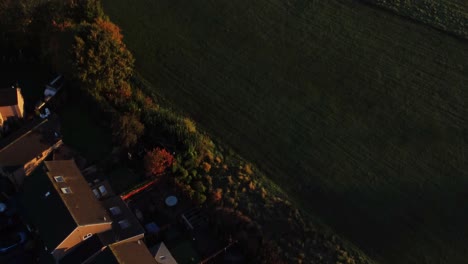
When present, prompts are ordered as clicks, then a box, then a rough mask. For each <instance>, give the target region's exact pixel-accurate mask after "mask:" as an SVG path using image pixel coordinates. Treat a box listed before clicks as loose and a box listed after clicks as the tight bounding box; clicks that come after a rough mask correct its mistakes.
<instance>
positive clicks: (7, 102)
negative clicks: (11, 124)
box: [0, 88, 18, 107]
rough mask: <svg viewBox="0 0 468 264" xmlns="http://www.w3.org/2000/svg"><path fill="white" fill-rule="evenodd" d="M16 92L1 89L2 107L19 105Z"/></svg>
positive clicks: (0, 103)
mask: <svg viewBox="0 0 468 264" xmlns="http://www.w3.org/2000/svg"><path fill="white" fill-rule="evenodd" d="M16 90H17V89H12V88H3V89H0V107H1V106H11V105H16V104H18V96H17V94H18V93H17V91H16Z"/></svg>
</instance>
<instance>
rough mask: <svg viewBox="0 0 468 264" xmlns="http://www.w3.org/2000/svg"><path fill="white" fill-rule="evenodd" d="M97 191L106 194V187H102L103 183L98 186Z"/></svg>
mask: <svg viewBox="0 0 468 264" xmlns="http://www.w3.org/2000/svg"><path fill="white" fill-rule="evenodd" d="M99 191H100V192H101V194H102V195H103V196H104V195H106V194H107V189H106V187H104V185H101V186H99Z"/></svg>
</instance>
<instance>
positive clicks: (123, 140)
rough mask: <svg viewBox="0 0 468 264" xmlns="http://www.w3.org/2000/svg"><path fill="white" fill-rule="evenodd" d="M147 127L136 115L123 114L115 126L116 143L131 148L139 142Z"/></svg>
mask: <svg viewBox="0 0 468 264" xmlns="http://www.w3.org/2000/svg"><path fill="white" fill-rule="evenodd" d="M144 129H145V126H144V125H143V124H142V123H141V122H140V121H139V120H138V118H137V117H136V116H135V115H132V114H128V113H127V114H123V115H121V116H120V117H119V118H118V120H117V122H114V124H113V136H114V139H115V141H116V142H118V143H120V144H122V146H124V147H126V148H129V147H132V146H134V145H135V144H136V143H137V142H138V138H139V137H140V136H141V135H142V134H143V131H144Z"/></svg>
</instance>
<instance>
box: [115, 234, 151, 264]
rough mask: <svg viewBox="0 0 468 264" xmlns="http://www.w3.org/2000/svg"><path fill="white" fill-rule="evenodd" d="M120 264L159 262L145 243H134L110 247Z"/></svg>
mask: <svg viewBox="0 0 468 264" xmlns="http://www.w3.org/2000/svg"><path fill="white" fill-rule="evenodd" d="M109 247H110V249H111V250H112V253H113V254H114V256H115V258H116V259H117V263H120V264H124V263H125V264H133V263H135V264H137V263H138V264H147V263H148V264H150V263H151V264H156V263H157V262H156V261H155V259H154V258H153V256H152V255H151V253H150V252H149V250H148V248H147V247H146V245H145V243H143V241H141V240H139V241H132V242H124V243H118V244H113V245H110V246H109Z"/></svg>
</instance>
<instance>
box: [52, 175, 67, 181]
mask: <svg viewBox="0 0 468 264" xmlns="http://www.w3.org/2000/svg"><path fill="white" fill-rule="evenodd" d="M54 179H55V181H56V182H64V181H65V179H64V178H63V176H54Z"/></svg>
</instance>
